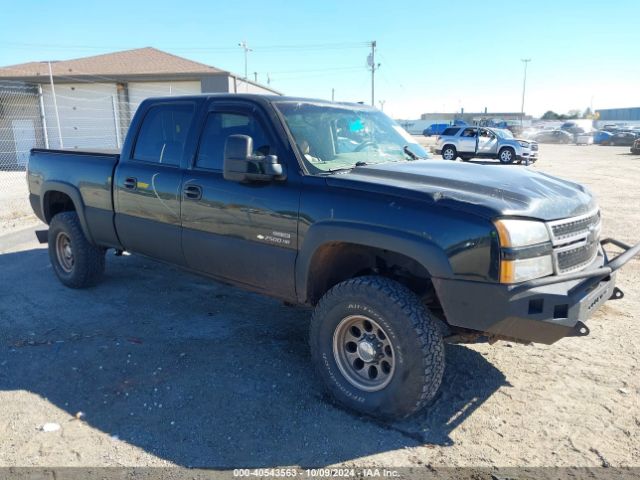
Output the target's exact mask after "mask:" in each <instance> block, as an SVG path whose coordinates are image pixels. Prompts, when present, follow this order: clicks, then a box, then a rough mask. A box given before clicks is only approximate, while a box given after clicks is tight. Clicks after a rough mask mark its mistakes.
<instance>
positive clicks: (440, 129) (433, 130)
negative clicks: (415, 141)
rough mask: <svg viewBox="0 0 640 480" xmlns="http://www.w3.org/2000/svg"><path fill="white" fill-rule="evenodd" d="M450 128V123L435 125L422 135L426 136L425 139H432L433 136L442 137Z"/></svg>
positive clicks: (430, 126)
mask: <svg viewBox="0 0 640 480" xmlns="http://www.w3.org/2000/svg"><path fill="white" fill-rule="evenodd" d="M448 126H449V124H448V123H433V124H431V125H429V126H428V127H427V128H425V129H424V130H423V132H422V135H424V136H425V137H430V136H431V135H440V134H441V133H442V132H444V130H445V128H447V127H448Z"/></svg>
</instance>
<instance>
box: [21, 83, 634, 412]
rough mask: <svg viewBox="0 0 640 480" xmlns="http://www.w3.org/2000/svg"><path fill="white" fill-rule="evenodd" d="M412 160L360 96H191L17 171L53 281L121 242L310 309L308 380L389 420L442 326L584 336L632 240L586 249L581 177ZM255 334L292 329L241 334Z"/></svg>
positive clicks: (426, 384) (454, 337)
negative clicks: (112, 138)
mask: <svg viewBox="0 0 640 480" xmlns="http://www.w3.org/2000/svg"><path fill="white" fill-rule="evenodd" d="M500 141H501V140H500ZM514 141H515V140H514ZM515 142H516V143H517V141H515ZM354 143H355V145H354ZM507 145H510V146H509V148H513V149H514V151H517V150H516V149H517V148H518V147H517V146H511V145H513V142H510V143H507ZM522 148H524V147H522ZM427 157H428V154H427V153H426V152H425V151H424V150H423V149H422V147H421V146H420V145H418V144H417V143H416V142H415V140H414V139H413V137H411V136H410V135H408V134H407V133H406V132H405V131H404V130H402V128H400V127H399V126H398V124H396V123H395V122H394V121H393V120H391V119H390V118H388V117H387V116H386V115H385V114H384V113H382V112H380V111H378V110H375V109H373V108H371V107H367V106H364V105H358V104H336V103H331V102H323V101H320V100H305V99H301V98H291V97H280V96H277V97H276V96H266V95H249V94H232V95H224V94H222V95H199V96H184V97H169V98H154V99H146V100H144V101H143V102H142V103H141V104H140V107H139V108H138V110H137V112H136V114H135V116H134V118H133V120H132V122H131V127H130V128H129V131H128V134H127V138H126V140H125V142H124V147H123V149H122V152H121V153H120V154H107V153H100V152H90V151H77V150H42V149H34V150H32V152H31V156H30V160H29V165H28V174H27V179H28V186H29V200H30V202H31V205H32V207H33V209H34V211H35V213H36V215H37V216H38V217H39V218H40V219H41V220H43V221H44V222H46V223H47V224H48V225H49V228H48V231H47V230H40V231H38V232H37V235H38V238H39V240H40V241H41V242H43V243H44V242H47V243H48V252H49V258H50V261H51V265H52V269H51V270H50V271H51V272H53V273H54V274H55V275H56V276H57V277H58V279H59V280H60V282H62V284H64V285H66V286H68V287H71V288H84V287H88V286H91V285H95V284H96V283H98V282H99V280H100V278H101V276H102V275H103V272H104V270H105V252H106V251H107V250H109V249H112V250H115V251H116V253H119V254H121V253H122V252H123V251H124V250H127V251H130V252H133V253H138V254H142V255H145V256H147V257H152V258H156V259H159V260H162V261H164V262H167V263H170V264H174V265H177V266H179V267H183V268H187V269H189V270H191V271H194V272H197V273H199V274H201V275H203V276H207V277H211V278H216V279H220V280H222V281H224V282H226V283H231V284H234V285H237V286H239V287H242V288H246V289H249V290H252V291H256V292H259V293H262V294H264V295H270V296H273V297H276V298H279V299H282V300H285V301H287V302H290V303H294V304H298V305H306V306H310V307H314V312H313V315H312V318H311V326H310V333H309V339H310V347H311V348H310V351H311V358H312V360H313V362H314V363H315V367H316V368H315V370H314V372H315V374H314V373H311V372H312V371H311V370H310V371H309V374H310V375H316V376H317V377H318V378H319V379H320V380H321V381H322V382H323V383H324V385H325V387H326V389H327V390H328V391H329V392H330V393H331V394H332V395H333V396H334V397H335V398H336V399H337V401H338V402H340V403H341V404H343V405H345V406H346V407H348V408H350V409H352V410H356V411H359V412H362V413H365V414H369V415H376V416H380V417H384V418H404V417H406V416H408V415H411V414H414V413H416V412H417V411H419V410H421V409H422V408H423V407H425V406H427V405H428V404H429V402H430V401H431V400H432V399H433V398H434V397H435V396H436V394H437V392H438V389H439V388H440V384H441V382H442V378H443V372H444V368H445V354H444V341H445V339H446V341H447V342H454V343H455V342H470V341H476V340H478V339H482V338H487V337H488V338H490V339H491V340H499V339H508V340H509V341H522V342H539V343H545V344H551V343H554V342H556V341H557V340H559V339H561V338H563V337H567V336H585V335H588V334H589V328H588V327H587V325H586V324H585V323H584V322H586V321H587V319H588V318H589V317H590V316H591V315H592V314H593V313H594V312H595V311H596V310H597V309H598V308H599V307H600V306H601V305H602V304H604V303H605V302H606V301H607V300H608V299H616V298H621V297H622V292H620V290H619V289H618V288H617V287H616V286H615V284H616V273H615V272H616V271H617V270H618V269H619V268H620V267H621V266H622V265H624V264H625V263H626V262H628V261H629V260H630V259H631V258H632V257H634V256H635V255H637V254H638V252H640V243H639V244H638V245H636V246H634V247H629V246H626V245H624V244H622V243H620V242H617V241H614V240H611V239H607V240H603V241H602V243H601V241H600V225H601V220H600V210H599V208H598V205H597V203H596V200H595V198H594V197H593V196H592V195H591V193H590V191H589V190H588V189H586V188H585V187H583V186H581V185H578V184H576V183H573V182H569V181H565V180H561V179H559V178H554V177H552V176H550V175H547V174H543V173H539V172H537V171H534V170H531V169H524V168H522V169H515V168H509V169H507V168H499V167H493V166H481V165H472V164H463V163H455V162H440V161H434V160H432V159H428V158H427ZM603 181H605V180H603ZM607 243H615V244H616V245H618V246H621V247H622V248H623V249H625V250H626V252H625V253H623V254H621V255H620V256H618V257H615V258H611V259H608V258H607V257H606V255H605V254H604V252H603V249H602V245H603V244H607ZM125 258H126V257H125ZM48 272H49V271H47V270H43V275H49V273H48ZM126 272H127V270H124V269H122V270H120V271H119V272H117V273H116V272H114V273H113V274H112V275H111V278H110V281H112V282H113V281H117V277H118V274H119V275H126V274H127V273H126ZM137 274H139V275H144V271H140V272H138V273H137ZM176 288H180V286H179V285H176ZM99 296H100V294H99V293H93V294H92V295H91V297H92V298H99ZM79 298H80V297H79ZM85 300H86V301H91V300H89V297H85ZM131 301H135V295H133V296H132V297H131ZM211 301H212V302H213V303H215V299H213V298H212V300H211ZM115 307H116V308H118V306H117V305H116V306H115ZM158 308H159V307H158ZM184 308H185V309H188V308H189V305H188V304H185V305H184ZM121 309H122V315H126V314H127V308H126V302H124V303H123V304H122V307H121ZM241 313H242V312H239V314H241ZM153 315H154V312H153V308H151V309H150V310H149V318H150V319H152V317H153ZM179 320H180V319H179V318H176V321H179ZM602 325H603V327H602V328H608V329H610V330H611V331H613V330H614V329H615V326H614V325H607V324H606V322H605V323H602ZM598 327H599V328H598V330H599V331H600V323H599V325H598ZM274 328H277V326H276V325H274ZM271 333H273V335H277V336H278V338H284V337H287V338H289V337H288V336H287V335H284V336H283V334H282V332H280V333H278V332H268V331H267V332H265V333H263V332H262V329H261V330H260V331H257V332H256V335H258V338H256V340H255V341H256V342H266V341H267V340H268V339H269V338H270V337H269V335H270V334H271ZM610 335H613V333H610ZM263 336H265V337H264V338H263ZM299 340H300V338H297V336H296V337H295V338H293V337H291V341H292V342H294V341H296V342H297V341H299ZM570 345H571V344H570ZM202 348H213V347H211V345H208V346H207V345H204V342H203V347H202ZM251 348H252V346H251V345H247V351H246V354H248V355H251ZM268 348H273V349H274V355H277V349H278V348H279V346H277V345H271V344H270V347H268ZM209 353H210V355H209V357H206V356H205V357H203V358H210V359H211V362H212V369H213V370H215V369H219V368H233V364H229V365H227V366H225V367H222V366H221V363H224V362H225V359H224V358H220V357H218V356H216V355H215V352H209ZM574 368H575V369H579V366H575V365H574ZM578 393H580V392H576V394H578Z"/></svg>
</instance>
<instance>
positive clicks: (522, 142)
mask: <svg viewBox="0 0 640 480" xmlns="http://www.w3.org/2000/svg"><path fill="white" fill-rule="evenodd" d="M518 143H519V144H520V146H522V147H524V148H529V142H524V141H519V142H518Z"/></svg>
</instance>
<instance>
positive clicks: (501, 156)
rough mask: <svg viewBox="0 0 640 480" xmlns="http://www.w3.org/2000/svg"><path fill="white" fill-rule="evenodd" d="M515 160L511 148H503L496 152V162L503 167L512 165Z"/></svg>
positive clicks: (514, 153)
mask: <svg viewBox="0 0 640 480" xmlns="http://www.w3.org/2000/svg"><path fill="white" fill-rule="evenodd" d="M515 159H516V151H515V150H514V149H513V148H511V147H504V148H502V149H501V150H500V151H499V152H498V160H500V163H504V164H505V165H507V164H510V163H513V162H514V161H515Z"/></svg>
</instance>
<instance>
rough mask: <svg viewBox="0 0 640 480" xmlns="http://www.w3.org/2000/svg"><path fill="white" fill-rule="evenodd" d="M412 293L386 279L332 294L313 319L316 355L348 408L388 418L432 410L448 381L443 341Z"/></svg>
mask: <svg viewBox="0 0 640 480" xmlns="http://www.w3.org/2000/svg"><path fill="white" fill-rule="evenodd" d="M436 322H437V320H434V319H433V318H432V317H431V315H430V314H429V311H428V310H427V308H426V307H425V306H424V305H423V304H422V302H421V301H420V299H419V298H418V297H417V296H416V295H415V294H414V293H413V292H411V291H410V290H409V289H407V288H406V287H404V286H403V285H401V284H399V283H398V282H395V281H393V280H390V279H387V278H383V277H375V276H368V277H358V278H354V279H351V280H347V281H345V282H342V283H340V284H338V285H336V286H335V287H333V288H332V289H331V290H329V292H327V293H326V294H325V296H324V297H323V298H322V299H321V300H320V302H319V304H318V306H317V307H316V309H315V311H314V313H313V318H312V320H311V332H310V343H311V356H312V358H313V361H314V363H315V366H316V369H317V371H318V373H319V375H320V377H321V378H322V380H323V382H324V384H325V386H326V388H327V390H328V391H329V393H331V395H332V396H333V397H334V398H335V399H336V400H337V402H338V403H340V404H341V405H343V406H345V407H347V408H349V409H352V410H355V411H358V412H360V413H364V414H368V415H372V416H377V417H381V418H388V419H391V418H404V417H408V416H410V415H412V414H414V413H416V412H418V411H419V410H421V409H422V408H423V407H425V406H426V405H427V404H428V403H429V402H430V401H431V400H432V399H433V398H434V397H435V395H436V393H437V392H438V389H439V388H440V383H441V382H442V375H443V373H444V366H445V358H444V344H443V340H442V334H441V333H440V330H439V329H438V325H437V324H436Z"/></svg>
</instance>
